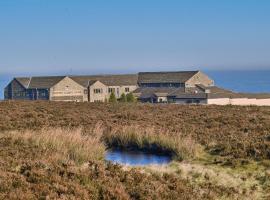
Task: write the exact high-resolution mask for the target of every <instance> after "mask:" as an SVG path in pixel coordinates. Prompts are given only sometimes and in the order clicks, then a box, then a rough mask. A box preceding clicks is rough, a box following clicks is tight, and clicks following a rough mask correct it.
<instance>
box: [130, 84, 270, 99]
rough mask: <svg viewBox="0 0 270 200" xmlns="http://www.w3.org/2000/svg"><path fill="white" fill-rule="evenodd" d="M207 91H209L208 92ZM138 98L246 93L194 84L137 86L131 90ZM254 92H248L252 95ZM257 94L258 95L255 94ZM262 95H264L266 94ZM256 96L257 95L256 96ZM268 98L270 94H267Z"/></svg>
mask: <svg viewBox="0 0 270 200" xmlns="http://www.w3.org/2000/svg"><path fill="white" fill-rule="evenodd" d="M208 92H209V93H208ZM133 93H134V94H135V95H137V96H138V97H139V98H140V99H147V98H153V97H158V96H167V97H169V98H175V99H190V98H192V99H206V98H209V99H213V98H247V94H245V95H244V94H241V93H236V92H233V91H230V90H226V89H223V88H220V87H217V86H209V87H205V86H202V85H200V86H198V85H197V86H196V87H189V88H183V87H182V88H170V87H167V88H155V87H153V88H138V89H136V90H135V91H134V92H133ZM253 95H254V94H250V96H253ZM257 96H258V95H257ZM261 96H262V97H266V94H265V95H264V96H263V95H261ZM256 98H257V97H256ZM268 98H270V94H269V95H268Z"/></svg>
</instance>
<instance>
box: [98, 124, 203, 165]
mask: <svg viewBox="0 0 270 200" xmlns="http://www.w3.org/2000/svg"><path fill="white" fill-rule="evenodd" d="M103 140H104V142H105V144H106V145H107V147H110V148H120V149H128V150H139V151H145V152H152V153H160V154H166V155H169V156H172V157H173V159H175V160H184V159H192V158H195V157H197V156H198V155H199V154H200V153H201V152H202V146H201V145H199V144H197V143H196V142H195V140H194V139H192V138H191V137H188V136H183V135H182V134H181V133H177V134H170V133H169V132H168V131H167V132H166V131H164V130H158V129H155V128H144V129H143V128H141V127H139V126H125V127H121V128H117V129H113V130H111V131H110V132H107V133H105V134H104V136H103Z"/></svg>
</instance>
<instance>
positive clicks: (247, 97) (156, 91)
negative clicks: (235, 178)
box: [5, 71, 270, 106]
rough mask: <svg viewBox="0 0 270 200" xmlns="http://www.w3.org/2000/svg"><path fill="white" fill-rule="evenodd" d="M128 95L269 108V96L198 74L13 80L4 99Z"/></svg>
mask: <svg viewBox="0 0 270 200" xmlns="http://www.w3.org/2000/svg"><path fill="white" fill-rule="evenodd" d="M130 92H131V93H133V94H134V96H135V97H136V98H137V99H138V100H139V101H141V102H149V103H175V104H217V105H228V104H231V105H269V106H270V94H267V93H262V94H257V93H256V94H254V93H248V94H247V93H238V92H233V91H230V90H227V89H223V88H220V87H217V86H215V84H214V81H213V80H212V79H211V78H210V77H208V76H207V75H206V74H204V73H203V72H201V71H178V72H140V73H138V74H127V75H102V76H98V75H97V76H44V77H16V78H14V79H13V80H12V81H11V82H10V83H9V84H8V85H7V86H6V88H5V99H15V100H16V99H18V100H50V101H77V102H84V101H88V102H105V101H106V100H108V99H109V96H110V94H111V93H114V94H115V96H116V98H120V96H121V94H123V93H124V94H128V93H130Z"/></svg>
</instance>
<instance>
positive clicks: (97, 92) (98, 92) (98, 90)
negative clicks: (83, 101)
mask: <svg viewBox="0 0 270 200" xmlns="http://www.w3.org/2000/svg"><path fill="white" fill-rule="evenodd" d="M94 93H95V94H101V93H102V89H101V88H97V89H94Z"/></svg>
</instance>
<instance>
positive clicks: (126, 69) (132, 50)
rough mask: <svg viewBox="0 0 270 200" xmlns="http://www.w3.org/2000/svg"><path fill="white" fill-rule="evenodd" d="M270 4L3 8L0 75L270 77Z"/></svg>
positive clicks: (190, 1) (118, 0) (247, 0)
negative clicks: (225, 73)
mask: <svg viewBox="0 0 270 200" xmlns="http://www.w3.org/2000/svg"><path fill="white" fill-rule="evenodd" d="M269 10H270V1H266V0H261V1H255V0H238V1H235V0H226V1H225V0H223V1H214V0H205V1H201V0H169V1H164V0H155V1H154V0H149V1H143V0H137V1H132V2H131V1H124V0H115V1H113V2H106V3H104V2H101V1H95V0H93V1H85V0H77V1H70V0H59V1H53V0H46V1H36V0H12V1H11V0H2V1H0V19H1V21H0V25H1V30H0V41H1V45H0V74H2V75H3V74H13V75H16V74H29V75H31V74H37V75H44V74H46V75H52V74H56V75H57V74H70V73H75V74H77V73H80V72H83V73H92V74H100V73H101V74H104V73H106V74H108V73H120V72H121V73H133V72H138V71H174V70H177V71H179V70H196V69H200V70H232V69H238V70H252V69H253V70H257V69H264V70H266V69H270V56H269V52H270V38H269V35H270V26H269V21H270V15H269Z"/></svg>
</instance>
